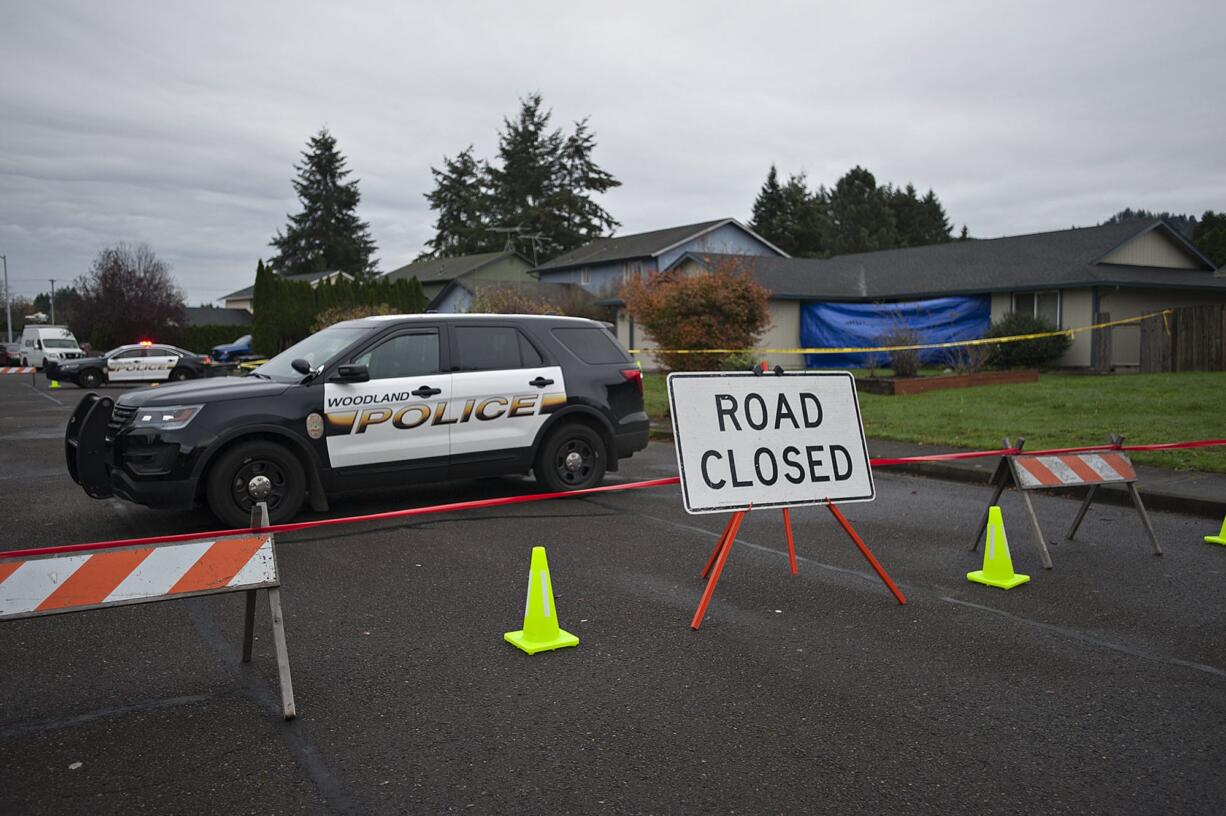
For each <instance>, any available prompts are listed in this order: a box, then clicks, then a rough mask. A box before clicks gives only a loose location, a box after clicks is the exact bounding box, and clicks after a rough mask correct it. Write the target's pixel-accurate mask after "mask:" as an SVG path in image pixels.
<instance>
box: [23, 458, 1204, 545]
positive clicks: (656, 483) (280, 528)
mask: <svg viewBox="0 0 1226 816" xmlns="http://www.w3.org/2000/svg"><path fill="white" fill-rule="evenodd" d="M1220 445H1226V439H1200V440H1196V441H1193V442H1165V443H1160V444H1156V445H1090V446H1087V447H1083V448H1052V449H1050V450H1035V451H1025V452H1024V453H1025V454H1026V455H1029V456H1050V455H1054V454H1058V453H1082V452H1085V451H1096V450H1125V451H1158V450H1180V449H1185V448H1209V447H1215V446H1220ZM1021 453H1023V451H1019V450H1018V449H1017V448H999V449H997V450H990V451H958V452H956V453H933V454H928V455H925V456H903V457H899V458H895V459H870V460H869V463H870V464H871V465H872V466H873V467H889V466H890V465H903V464H908V463H912V462H943V461H953V460H957V459H981V458H985V457H990V456H1017V455H1019V454H1021ZM680 481H681V479H680V478H679V477H677V476H669V477H667V478H664V479H648V480H646V481H642V482H628V483H626V484H615V485H604V486H602V487H589V488H586V489H584V490H572V491H569V492H562V493H530V494H527V495H523V496H505V497H503V498H498V499H478V500H476V501H466V502H453V503H451V504H435V505H431V506H429V507H410V508H407V509H404V510H390V511H388V512H386V513H370V514H368V515H365V516H343V517H341V518H329V519H315V520H314V521H299V522H295V523H292V524H274V525H273V526H271V527H264V528H261V529H262V530H264V531H265V532H270V533H290V532H294V531H296V530H310V529H313V528H315V527H330V526H332V525H335V524H357V523H360V522H364V521H387V520H390V519H398V518H407V517H409V516H425V515H430V514H433V513H455V512H459V511H462V510H479V509H481V508H484V507H501V506H503V505H508V504H526V503H528V502H539V501H549V500H551V499H570V498H578V497H581V496H590V495H593V494H596V493H617V492H620V491H623V490H639V489H642V488H645V487H665V486H667V485H674V484H678V483H679V482H680ZM248 532H251V529H250V528H247V527H241V528H238V529H234V530H211V531H208V532H203V533H179V534H177V535H167V536H150V537H148V538H125V539H117V540H115V541H95V542H91V543H89V544H65V545H62V546H58V547H36V548H33V549H28V550H9V551H0V558H29V557H31V556H38V555H56V554H59V553H70V552H89V551H91V550H108V549H114V548H116V547H131V546H134V545H139V544H165V543H169V542H172V541H191V540H192V539H198V538H216V537H218V536H230V535H241V534H243V533H248Z"/></svg>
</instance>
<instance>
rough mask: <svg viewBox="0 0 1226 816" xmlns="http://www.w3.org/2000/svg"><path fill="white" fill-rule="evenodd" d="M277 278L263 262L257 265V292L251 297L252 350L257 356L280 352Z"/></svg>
mask: <svg viewBox="0 0 1226 816" xmlns="http://www.w3.org/2000/svg"><path fill="white" fill-rule="evenodd" d="M275 277H276V276H275V275H274V274H273V273H272V271H271V270H270V269H269V268H268V267H266V266H265V265H264V262H263V261H259V262H258V263H256V265H255V291H254V292H253V293H252V295H251V311H252V318H251V348H252V350H253V351H254V352H255V353H256V354H266V355H272V354H276V353H277V352H278V351H279V350H280V349H279V348H278V345H277V341H278V337H279V336H280V330H279V328H278V320H279V315H278V313H277V312H278V309H279V306H280V303H279V302H278V301H277V298H276V295H275V293H274V291H273V288H274V286H275V285H276V281H275V280H274V278H275Z"/></svg>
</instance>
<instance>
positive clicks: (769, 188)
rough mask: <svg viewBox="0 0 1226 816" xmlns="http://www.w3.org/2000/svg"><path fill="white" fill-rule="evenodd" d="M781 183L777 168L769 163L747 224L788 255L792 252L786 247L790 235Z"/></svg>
mask: <svg viewBox="0 0 1226 816" xmlns="http://www.w3.org/2000/svg"><path fill="white" fill-rule="evenodd" d="M785 207H786V205H785V203H784V200H783V185H781V184H780V183H779V170H778V169H777V168H776V167H775V165H773V164H772V165H771V169H770V171H769V172H768V173H767V174H766V181H764V182H763V183H762V189H761V190H759V191H758V197H757V198H755V199H754V201H753V212H752V214H751V216H750V219H749V226H750V227H752V228H753V231H754V232H756V233H758V234H759V235H761V236H762V237H763V238H765V239H766V240H768V241H770V242H771V243H772V244H774V245H775V246H777V247H779V248H780V249H782V250H783V251H784V252H786V253H788V254H789V255H792V254H794V253H793V252H792V250H791V249H790V248H789V247H788V243H789V241H790V239H791V236H790V235H789V234H788V230H787V218H786V214H785V212H784V210H785Z"/></svg>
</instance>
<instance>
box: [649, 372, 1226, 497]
mask: <svg viewBox="0 0 1226 816" xmlns="http://www.w3.org/2000/svg"><path fill="white" fill-rule="evenodd" d="M643 382H644V389H645V390H644V393H645V395H646V399H647V412H648V413H649V414H650V415H651V416H652V417H659V418H665V417H667V416H668V394H667V392H666V389H665V384H664V375H662V374H647V375H645V376H644V378H643ZM1223 397H1226V373H1220V372H1211V373H1203V372H1190V373H1183V374H1118V375H1113V376H1089V375H1077V374H1043V375H1042V376H1041V377H1040V378H1039V381H1038V382H1037V383H1027V384H1023V385H993V386H983V387H980V388H963V389H958V390H954V391H934V392H931V393H927V394H917V395H914V396H904V397H882V396H877V395H875V394H864V393H861V394H860V408H861V410H862V411H863V413H864V430H865V432H866V433H867V434H868V435H869V437H876V438H878V439H897V440H900V441H904V442H923V443H927V444H932V445H947V446H950V447H957V448H978V449H988V448H996V447H999V446H1000V442H1001V438H1002V437H1004V436H1009V437H1017V436H1024V437H1025V438H1026V447H1027V448H1031V449H1039V448H1061V447H1071V446H1074V445H1092V444H1096V443H1099V442H1105V441H1106V439H1107V433H1108V432H1109V431H1116V432H1118V433H1122V434H1123V435H1124V436H1125V437H1126V441H1127V442H1133V443H1137V444H1142V443H1150V442H1177V441H1182V440H1188V439H1217V438H1224V437H1226V411H1223V404H1222V403H1223ZM1133 459H1134V460H1135V461H1136V462H1139V463H1142V464H1147V465H1159V466H1161V467H1169V468H1175V469H1178V470H1204V471H1212V472H1216V473H1226V447H1223V448H1202V449H1199V450H1180V451H1168V452H1160V453H1136V454H1133Z"/></svg>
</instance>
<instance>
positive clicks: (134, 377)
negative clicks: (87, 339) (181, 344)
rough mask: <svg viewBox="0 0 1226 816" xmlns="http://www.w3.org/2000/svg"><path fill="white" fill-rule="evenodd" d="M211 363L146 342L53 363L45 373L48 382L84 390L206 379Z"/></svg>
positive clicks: (173, 348) (195, 355)
mask: <svg viewBox="0 0 1226 816" xmlns="http://www.w3.org/2000/svg"><path fill="white" fill-rule="evenodd" d="M210 362H211V360H210V359H209V358H208V357H207V356H201V355H198V354H192V353H191V352H190V351H184V350H183V349H181V348H177V347H175V346H168V345H165V344H164V343H152V342H149V341H147V340H146V341H143V342H140V343H136V344H133V345H130V346H120V347H119V348H114V349H111V350H110V351H108V352H107V353H106V354H100V355H97V356H94V357H83V358H81V359H78V360H69V361H66V362H60V363H52V362H50V361H49V362H48V363H47V366H46V368H44V369H43V373H44V374H46V376H47V379H49V380H58V381H60V382H70V383H75V384H76V385H79V386H81V387H82V388H97V387H98V386H100V385H102V384H103V383H120V384H123V383H137V382H182V381H183V380H194V379H196V378H197V377H203V376H204V375H205V372H206V370H207V369H206V366H208V365H209V364H210Z"/></svg>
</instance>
